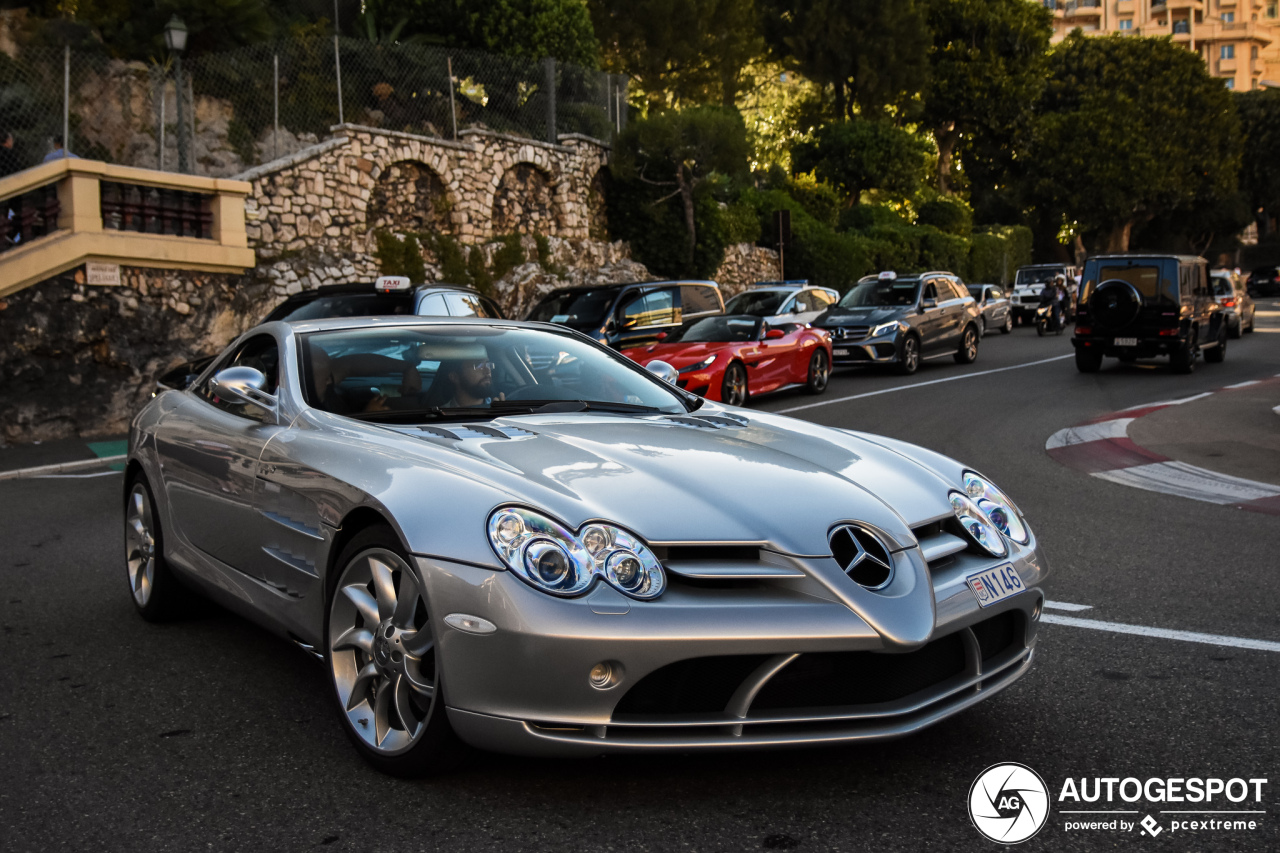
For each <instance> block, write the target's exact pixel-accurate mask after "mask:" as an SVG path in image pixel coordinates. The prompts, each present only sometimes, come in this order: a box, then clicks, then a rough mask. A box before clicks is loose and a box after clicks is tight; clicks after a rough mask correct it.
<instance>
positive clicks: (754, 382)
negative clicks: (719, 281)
mask: <svg viewBox="0 0 1280 853" xmlns="http://www.w3.org/2000/svg"><path fill="white" fill-rule="evenodd" d="M659 338H660V339H659V341H658V343H656V344H653V345H651V346H647V347H636V348H635V349H626V350H623V351H622V354H623V355H625V356H626V357H627V358H629V359H631V360H632V361H635V362H637V363H639V364H641V365H643V366H645V367H648V366H649V365H650V364H652V363H653V362H655V361H663V362H666V363H667V364H669V365H671V367H673V368H674V369H675V371H676V374H677V376H678V378H677V381H676V384H678V385H679V386H680V387H681V388H684V389H686V390H688V391H692V392H693V393H695V394H700V395H701V396H703V397H706V398H707V399H708V400H719V401H720V402H722V403H727V404H729V405H731V406H741V405H743V404H744V403H746V401H747V398H748V397H750V396H752V395H756V394H767V393H769V392H770V391H777V390H779V389H780V388H787V387H790V386H793V385H803V386H804V388H805V390H806V391H808V392H809V393H811V394H821V393H822V392H823V391H825V390H826V389H827V380H828V379H829V378H830V377H831V338H830V337H829V336H828V335H827V333H826V332H824V331H822V330H821V329H811V328H809V327H808V326H801V325H797V324H795V323H787V324H783V325H779V326H770V325H769V324H768V323H767V322H765V320H764V319H763V318H761V317H753V316H750V315H748V314H727V315H726V314H721V315H718V316H715V317H704V318H702V319H701V320H691V321H689V322H688V323H685V324H684V325H683V326H681V327H680V328H679V329H677V330H676V331H675V332H673V333H671V334H670V335H667V336H666V337H662V336H659Z"/></svg>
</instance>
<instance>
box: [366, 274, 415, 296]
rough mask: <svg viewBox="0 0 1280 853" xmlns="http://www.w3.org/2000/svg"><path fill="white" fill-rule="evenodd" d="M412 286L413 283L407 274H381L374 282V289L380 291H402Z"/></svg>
mask: <svg viewBox="0 0 1280 853" xmlns="http://www.w3.org/2000/svg"><path fill="white" fill-rule="evenodd" d="M411 287H413V283H412V282H410V281H409V277H408V276H405V275H380V276H378V279H377V281H375V282H374V283H373V289H374V290H376V291H378V292H379V293H400V292H402V291H405V290H408V289H409V288H411Z"/></svg>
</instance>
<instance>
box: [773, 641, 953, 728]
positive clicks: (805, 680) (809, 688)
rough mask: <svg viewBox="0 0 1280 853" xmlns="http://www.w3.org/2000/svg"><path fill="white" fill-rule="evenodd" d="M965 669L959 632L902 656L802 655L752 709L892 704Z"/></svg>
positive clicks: (847, 653) (870, 653) (862, 653)
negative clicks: (895, 700)
mask: <svg viewBox="0 0 1280 853" xmlns="http://www.w3.org/2000/svg"><path fill="white" fill-rule="evenodd" d="M964 670H965V660H964V642H963V641H962V640H961V639H960V634H958V633H956V634H950V635H948V636H946V637H943V638H942V639H940V640H934V641H933V642H931V643H929V644H928V645H926V646H925V647H924V648H921V649H917V650H916V651H914V652H908V653H906V654H885V653H884V652H821V653H816V654H807V655H801V656H800V657H799V658H798V659H797V660H796V661H794V662H793V663H792V664H791V665H790V666H788V667H787V668H786V669H784V670H783V671H782V672H780V673H778V674H777V675H776V676H775V677H774V678H773V679H772V680H771V681H770V682H769V683H768V684H766V685H765V687H764V689H763V690H761V691H760V693H759V694H758V695H757V696H756V700H755V701H754V702H752V703H751V709H752V710H753V711H778V710H782V709H787V708H832V707H844V706H848V705H874V704H877V703H879V702H892V701H893V700H894V699H901V698H903V697H904V696H910V695H911V694H912V693H918V692H920V691H921V690H925V689H927V688H929V687H932V686H933V685H935V684H938V683H940V682H943V681H946V680H947V679H948V678H951V677H952V676H956V675H961V674H963V673H964Z"/></svg>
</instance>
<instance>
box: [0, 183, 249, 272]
mask: <svg viewBox="0 0 1280 853" xmlns="http://www.w3.org/2000/svg"><path fill="white" fill-rule="evenodd" d="M249 191H250V185H249V184H247V183H245V182H243V181H233V180H227V179H223V178H204V177H198V176H196V175H177V174H173V173H172V172H156V171H152V170H150V169H135V168H131V167H128V166H114V165H111V164H109V163H101V162H98V161H96V160H81V159H63V160H54V161H53V162H51V163H43V164H41V165H39V166H35V167H33V168H30V169H25V170H23V171H21V172H17V173H15V174H12V175H9V176H8V177H5V178H0V207H4V208H5V209H6V210H8V211H11V213H10V215H9V216H6V217H4V218H3V219H2V220H0V296H5V295H7V294H9V293H13V292H15V291H18V290H21V289H23V288H24V287H28V286H30V285H32V284H35V283H37V282H40V281H44V280H45V279H48V278H52V277H53V276H55V275H58V274H59V273H63V272H66V271H67V270H69V269H72V268H74V267H77V266H80V265H81V264H83V263H86V262H88V261H95V262H102V263H108V264H123V265H126V266H137V267H158V268H161V269H191V270H204V271H207V272H223V273H242V272H244V271H245V270H246V269H249V268H251V267H253V265H254V263H255V260H254V253H253V250H252V249H250V248H249V244H248V240H247V237H246V234H245V227H244V200H245V197H246V196H247V195H248V194H249Z"/></svg>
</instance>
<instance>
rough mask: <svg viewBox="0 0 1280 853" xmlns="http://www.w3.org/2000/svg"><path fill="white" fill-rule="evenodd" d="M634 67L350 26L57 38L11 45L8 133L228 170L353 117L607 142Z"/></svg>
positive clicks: (434, 132) (2, 59) (1, 97)
mask: <svg viewBox="0 0 1280 853" xmlns="http://www.w3.org/2000/svg"><path fill="white" fill-rule="evenodd" d="M626 114H627V78H626V77H623V76H621V75H611V74H607V73H604V72H601V71H596V70H593V69H587V68H581V67H578V66H575V65H569V64H565V63H558V62H556V61H555V60H553V59H546V60H541V61H536V60H527V59H517V58H513V57H506V56H496V55H492V54H487V53H481V52H477V51H464V50H449V49H445V48H440V47H426V46H422V45H413V44H405V45H381V44H373V43H371V42H367V41H361V40H359V39H351V38H337V39H310V40H292V41H287V42H281V43H278V44H269V45H268V44H263V45H252V46H249V47H245V48H241V49H238V50H234V51H229V52H226V53H218V54H206V55H203V56H199V57H195V58H191V59H189V60H187V61H186V62H182V61H181V58H180V57H179V58H178V59H177V61H174V60H168V61H166V62H164V63H157V62H151V63H142V62H123V61H120V60H115V59H109V58H107V57H105V56H103V55H100V54H92V53H85V52H79V51H75V52H72V51H65V50H62V49H58V48H35V47H30V48H22V49H21V52H20V53H19V54H18V56H17V57H16V58H12V57H9V56H6V55H4V54H0V133H3V132H4V131H5V130H7V131H9V132H10V133H12V134H13V136H14V141H15V146H14V160H15V161H16V162H17V163H18V164H19V165H21V166H23V167H25V166H31V165H35V164H37V163H39V162H40V161H41V160H42V159H43V158H44V156H45V155H46V154H47V153H48V152H49V151H51V150H52V149H53V140H54V137H55V136H58V135H61V134H62V133H63V132H64V128H65V130H66V132H67V135H68V137H69V140H70V142H69V144H68V146H67V149H68V150H69V151H71V152H73V153H74V154H76V155H78V156H81V157H88V158H92V159H97V160H104V161H106V162H109V163H120V164H124V165H129V166H138V167H142V168H148V169H161V170H165V171H187V172H190V173H193V174H200V175H210V176H215V177H226V176H231V175H235V174H238V173H240V172H242V171H245V170H246V169H249V168H251V167H253V166H257V165H261V164H263V163H267V162H270V161H272V160H275V159H277V158H280V157H287V156H289V155H291V154H293V153H295V152H297V151H299V150H301V149H303V148H305V147H307V146H309V145H314V144H315V143H317V142H320V141H323V140H324V139H326V138H329V137H331V136H332V135H333V131H332V130H331V128H333V127H334V126H335V125H338V124H340V123H342V122H347V123H350V124H358V125H366V126H371V127H378V128H383V129H386V130H394V131H402V132H405V133H412V134H419V135H425V136H434V137H439V138H443V139H453V138H456V137H457V135H458V133H459V132H461V131H464V130H467V129H470V128H480V129H487V130H491V131H495V132H499V133H506V134H511V135H515V136H522V137H528V138H531V139H537V140H541V141H549V142H554V141H556V140H557V139H558V137H560V136H562V135H564V134H583V135H585V136H590V137H593V138H595V139H601V140H604V141H608V140H610V139H612V137H613V135H614V134H615V133H617V132H618V131H619V130H620V129H621V128H622V127H624V126H625V124H626Z"/></svg>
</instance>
